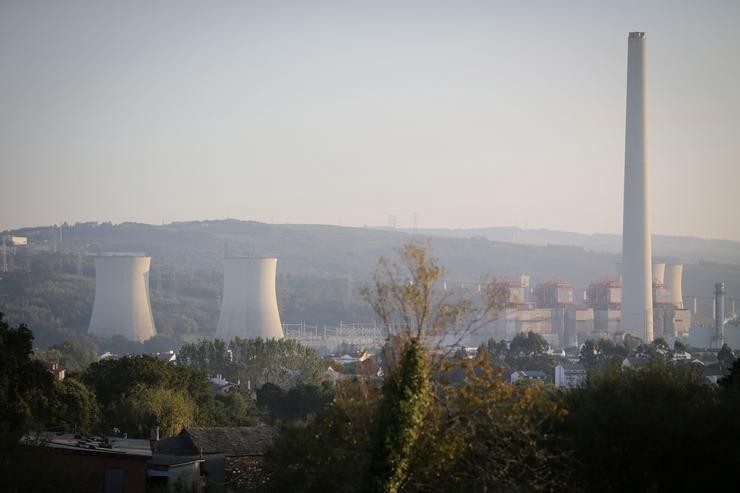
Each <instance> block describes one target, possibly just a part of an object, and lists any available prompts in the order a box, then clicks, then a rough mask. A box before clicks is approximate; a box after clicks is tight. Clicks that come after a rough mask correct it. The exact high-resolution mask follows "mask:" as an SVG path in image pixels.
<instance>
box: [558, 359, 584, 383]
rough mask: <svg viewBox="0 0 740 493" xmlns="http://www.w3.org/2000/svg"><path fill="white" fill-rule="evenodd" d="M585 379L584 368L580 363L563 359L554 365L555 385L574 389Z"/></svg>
mask: <svg viewBox="0 0 740 493" xmlns="http://www.w3.org/2000/svg"><path fill="white" fill-rule="evenodd" d="M585 381H586V368H585V367H584V366H583V365H582V364H581V363H571V362H570V361H565V362H563V363H560V364H559V365H558V366H556V367H555V386H556V387H567V388H570V389H574V388H576V387H579V386H581V385H583V383H584V382H585Z"/></svg>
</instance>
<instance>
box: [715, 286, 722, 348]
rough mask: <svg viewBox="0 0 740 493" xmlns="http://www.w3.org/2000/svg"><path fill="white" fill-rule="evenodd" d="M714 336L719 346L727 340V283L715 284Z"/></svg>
mask: <svg viewBox="0 0 740 493" xmlns="http://www.w3.org/2000/svg"><path fill="white" fill-rule="evenodd" d="M714 310H715V311H714V337H715V338H716V340H717V347H718V348H721V347H722V343H724V341H725V328H724V325H725V283H723V282H718V283H717V284H715V285H714Z"/></svg>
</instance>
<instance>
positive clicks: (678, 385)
mask: <svg viewBox="0 0 740 493" xmlns="http://www.w3.org/2000/svg"><path fill="white" fill-rule="evenodd" d="M562 396H563V402H562V406H563V407H564V408H565V410H566V412H567V414H566V415H565V420H564V421H563V422H562V426H560V427H558V429H559V431H558V435H559V436H558V440H559V442H560V443H561V444H562V445H563V446H564V447H566V448H568V449H571V450H572V451H573V455H574V458H575V463H574V464H576V465H577V470H576V472H575V474H574V476H573V478H574V479H577V480H578V482H579V483H580V486H581V487H582V488H583V489H585V490H587V491H605V492H611V491H677V490H682V491H683V490H690V489H701V484H702V482H703V481H704V479H703V478H705V477H706V474H710V472H709V471H710V470H712V471H715V470H720V469H719V466H718V463H712V464H711V466H710V468H711V469H706V470H702V471H701V472H699V471H698V470H697V471H694V474H691V475H690V477H687V475H677V474H675V469H674V468H673V466H672V464H675V463H677V462H683V463H689V464H697V465H698V464H704V463H706V461H705V457H706V456H708V455H712V456H713V453H714V452H713V448H714V447H715V445H716V444H714V443H713V440H714V437H716V436H717V434H716V433H715V431H713V430H717V429H719V426H718V424H719V423H718V422H717V421H716V420H714V419H712V418H710V417H711V416H715V409H716V402H717V401H716V393H715V390H714V389H713V388H712V387H711V386H708V385H706V384H705V383H704V377H703V374H702V371H701V369H697V368H694V367H693V366H692V365H686V366H676V365H672V364H668V363H663V362H660V361H653V362H651V363H649V364H648V365H647V367H645V368H642V369H640V370H639V371H631V370H630V371H622V370H621V369H620V368H610V369H607V370H605V371H603V372H600V373H594V374H592V375H590V376H589V378H588V380H587V381H586V383H585V385H583V386H582V387H579V388H577V389H574V390H572V391H570V392H566V393H563V394H562ZM718 461H721V459H719V458H718ZM697 467H699V466H697ZM574 486H575V485H574Z"/></svg>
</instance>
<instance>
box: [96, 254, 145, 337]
mask: <svg viewBox="0 0 740 493" xmlns="http://www.w3.org/2000/svg"><path fill="white" fill-rule="evenodd" d="M151 260H152V259H151V257H144V256H143V255H140V254H133V253H111V254H103V256H100V257H96V258H95V302H94V303H93V310H92V316H91V317H90V327H89V329H88V332H89V333H90V334H92V335H96V336H100V337H112V336H114V335H122V336H124V337H125V338H127V339H129V340H132V341H139V342H141V341H146V340H147V339H150V338H152V337H154V336H155V335H156V334H157V331H156V330H155V329H154V318H153V317H152V306H151V303H150V301H149V264H150V263H151Z"/></svg>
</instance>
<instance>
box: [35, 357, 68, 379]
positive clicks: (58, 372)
mask: <svg viewBox="0 0 740 493" xmlns="http://www.w3.org/2000/svg"><path fill="white" fill-rule="evenodd" d="M41 363H42V364H43V365H44V368H46V370H47V371H48V372H49V373H51V374H52V375H54V378H56V379H57V380H64V375H65V374H66V372H67V370H65V369H64V368H62V367H61V366H59V363H57V362H56V361H46V360H43V361H41Z"/></svg>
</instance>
